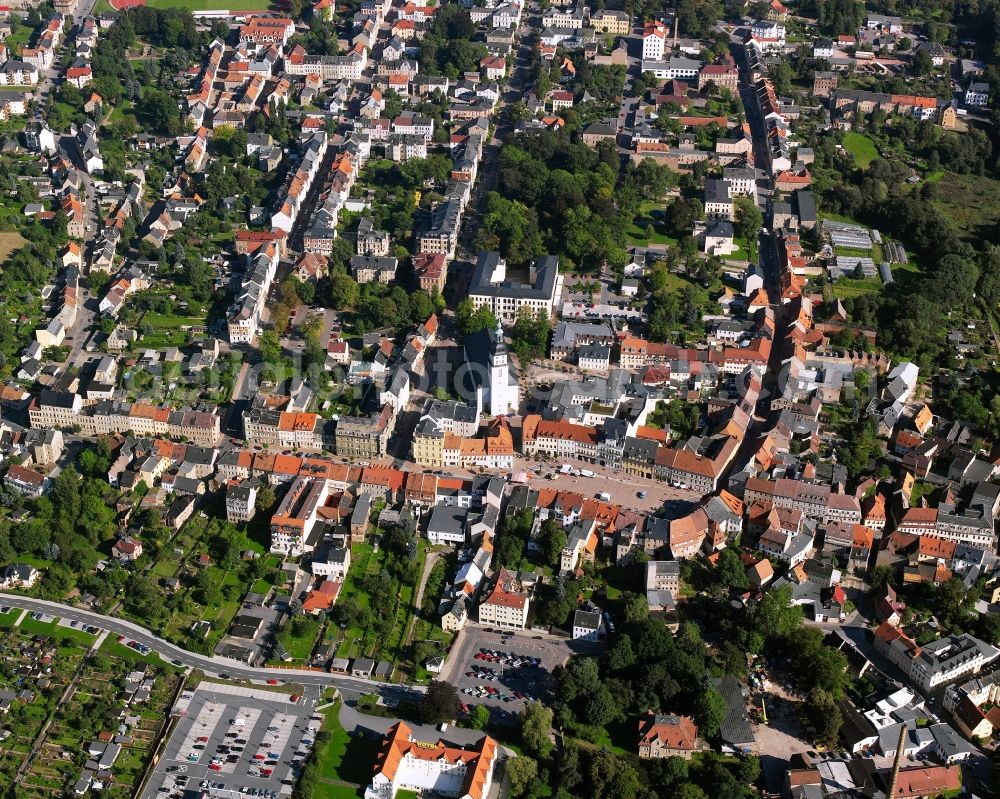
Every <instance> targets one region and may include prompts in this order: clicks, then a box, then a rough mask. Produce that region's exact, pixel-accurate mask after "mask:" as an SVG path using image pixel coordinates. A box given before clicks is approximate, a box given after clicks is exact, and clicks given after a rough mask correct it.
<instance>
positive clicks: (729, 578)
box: [714, 547, 750, 588]
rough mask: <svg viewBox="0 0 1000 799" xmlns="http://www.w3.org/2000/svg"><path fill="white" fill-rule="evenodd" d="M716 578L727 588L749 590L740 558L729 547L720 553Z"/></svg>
mask: <svg viewBox="0 0 1000 799" xmlns="http://www.w3.org/2000/svg"><path fill="white" fill-rule="evenodd" d="M714 576H715V578H716V579H717V580H718V581H719V583H720V584H721V585H724V586H725V587H726V588H747V587H748V586H749V584H750V582H749V580H747V573H746V569H744V568H743V562H742V561H741V560H740V556H739V555H737V554H736V553H735V552H734V551H733V550H732V549H729V548H728V547H727V548H726V549H724V550H722V552H720V553H719V562H718V563H716V565H715V575H714Z"/></svg>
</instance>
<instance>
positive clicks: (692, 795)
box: [673, 782, 708, 799]
mask: <svg viewBox="0 0 1000 799" xmlns="http://www.w3.org/2000/svg"><path fill="white" fill-rule="evenodd" d="M673 797H674V799H708V794H707V793H705V792H704V791H703V790H702V789H701V788H699V787H698V786H697V785H695V784H694V783H693V782H685V783H682V784H681V785H680V786H679V787H678V788H677V790H676V791H674V794H673Z"/></svg>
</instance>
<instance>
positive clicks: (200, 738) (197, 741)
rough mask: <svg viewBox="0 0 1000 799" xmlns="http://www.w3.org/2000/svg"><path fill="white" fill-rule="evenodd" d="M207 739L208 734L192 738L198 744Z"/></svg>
mask: <svg viewBox="0 0 1000 799" xmlns="http://www.w3.org/2000/svg"><path fill="white" fill-rule="evenodd" d="M207 740H208V736H207V735H201V736H199V737H198V738H195V739H194V742H195V743H199V744H203V743H205V742H206V741H207Z"/></svg>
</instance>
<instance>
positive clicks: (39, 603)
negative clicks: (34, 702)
mask: <svg viewBox="0 0 1000 799" xmlns="http://www.w3.org/2000/svg"><path fill="white" fill-rule="evenodd" d="M0 604H3V605H10V606H12V607H15V608H25V609H27V610H30V611H41V612H42V613H48V614H51V615H54V616H58V617H59V618H63V619H70V620H76V621H79V622H83V623H85V624H92V625H94V626H95V627H100V628H101V629H104V630H108V631H109V632H111V633H114V634H116V635H125V636H128V637H129V638H130V639H133V640H135V641H138V642H139V643H141V644H145V645H146V646H148V647H149V648H150V649H152V650H153V651H155V652H158V653H159V654H160V655H162V656H163V657H165V658H166V659H168V660H171V661H173V662H174V663H175V664H176V663H180V664H181V665H183V666H187V667H188V668H192V669H201V670H202V671H203V672H205V673H206V674H213V675H217V676H221V675H223V674H226V675H229V676H230V677H232V678H233V679H243V680H269V679H279V680H284V681H293V682H296V683H301V684H302V685H315V686H319V687H329V686H333V687H336V688H337V689H339V690H340V692H341V693H342V694H344V695H345V697H346V698H355V697H358V696H361V695H363V694H370V693H376V692H377V693H379V694H381V695H382V696H383V697H385V698H387V699H389V700H392V701H396V702H398V701H401V700H411V701H412V700H414V699H417V698H419V696H420V694H422V693H423V692H424V691H425V690H426V689H425V688H423V687H422V686H407V685H389V684H387V683H382V682H376V681H375V680H367V679H363V678H359V677H347V676H344V675H340V674H328V673H326V672H320V671H305V670H302V669H275V668H255V667H253V666H248V665H247V664H246V663H241V662H240V661H238V660H233V659H232V658H226V657H220V656H218V655H200V654H197V653H195V652H189V651H188V650H186V649H182V648H181V647H179V646H177V645H175V644H171V643H169V642H168V641H164V640H163V639H162V638H160V637H159V636H157V635H156V634H155V633H152V632H150V631H149V630H147V629H146V628H144V627H141V626H139V625H138V624H133V623H132V622H130V621H125V620H124V619H116V618H112V617H110V616H105V615H103V614H101V613H95V612H93V611H90V610H84V609H82V608H75V607H73V606H71V605H64V604H62V603H60V602H48V601H46V600H44V599H31V598H29V597H23V596H19V595H17V594H0Z"/></svg>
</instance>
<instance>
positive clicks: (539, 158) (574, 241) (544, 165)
mask: <svg viewBox="0 0 1000 799" xmlns="http://www.w3.org/2000/svg"><path fill="white" fill-rule="evenodd" d="M574 133H575V128H574V127H573V126H572V125H567V126H566V127H565V128H564V129H561V130H558V131H549V130H545V131H532V132H529V133H520V134H517V135H515V136H512V137H511V138H510V139H509V140H508V141H507V142H505V145H504V147H503V149H502V151H501V153H500V164H499V179H498V189H497V191H496V192H491V193H490V195H489V196H488V197H487V202H486V214H485V216H484V219H483V223H482V226H481V228H480V232H479V236H478V239H477V245H478V246H479V247H480V248H481V249H497V250H499V252H500V253H501V254H502V255H503V256H504V257H505V258H507V259H509V260H510V261H511V262H513V263H525V262H527V261H529V260H530V259H532V258H534V257H536V256H538V255H541V254H543V253H550V254H555V255H558V256H559V257H560V266H561V268H562V269H563V270H578V271H583V272H593V271H596V270H597V269H598V268H599V267H600V266H601V264H602V263H604V262H605V261H607V262H609V263H610V264H611V265H612V266H613V267H614V266H621V265H624V263H625V262H626V259H627V252H626V244H627V234H626V230H627V228H628V225H629V223H630V222H631V220H632V218H633V217H634V216H635V215H636V213H637V212H638V210H639V206H640V204H641V202H642V201H643V200H647V199H648V200H653V199H659V198H661V197H662V196H663V195H664V193H665V192H666V190H667V188H668V186H669V185H670V183H671V180H672V176H671V174H670V171H669V170H668V169H666V168H665V167H661V166H658V165H657V164H654V163H653V162H651V161H648V160H647V161H643V162H642V163H641V164H639V166H634V165H632V164H631V163H629V164H627V165H626V166H625V167H624V168H623V167H622V166H621V162H620V159H619V158H618V156H617V154H616V153H615V148H614V145H613V144H612V143H610V142H601V144H600V145H599V146H598V147H597V148H596V149H592V148H590V147H588V146H586V145H585V144H582V143H580V142H574V141H573V134H574Z"/></svg>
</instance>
